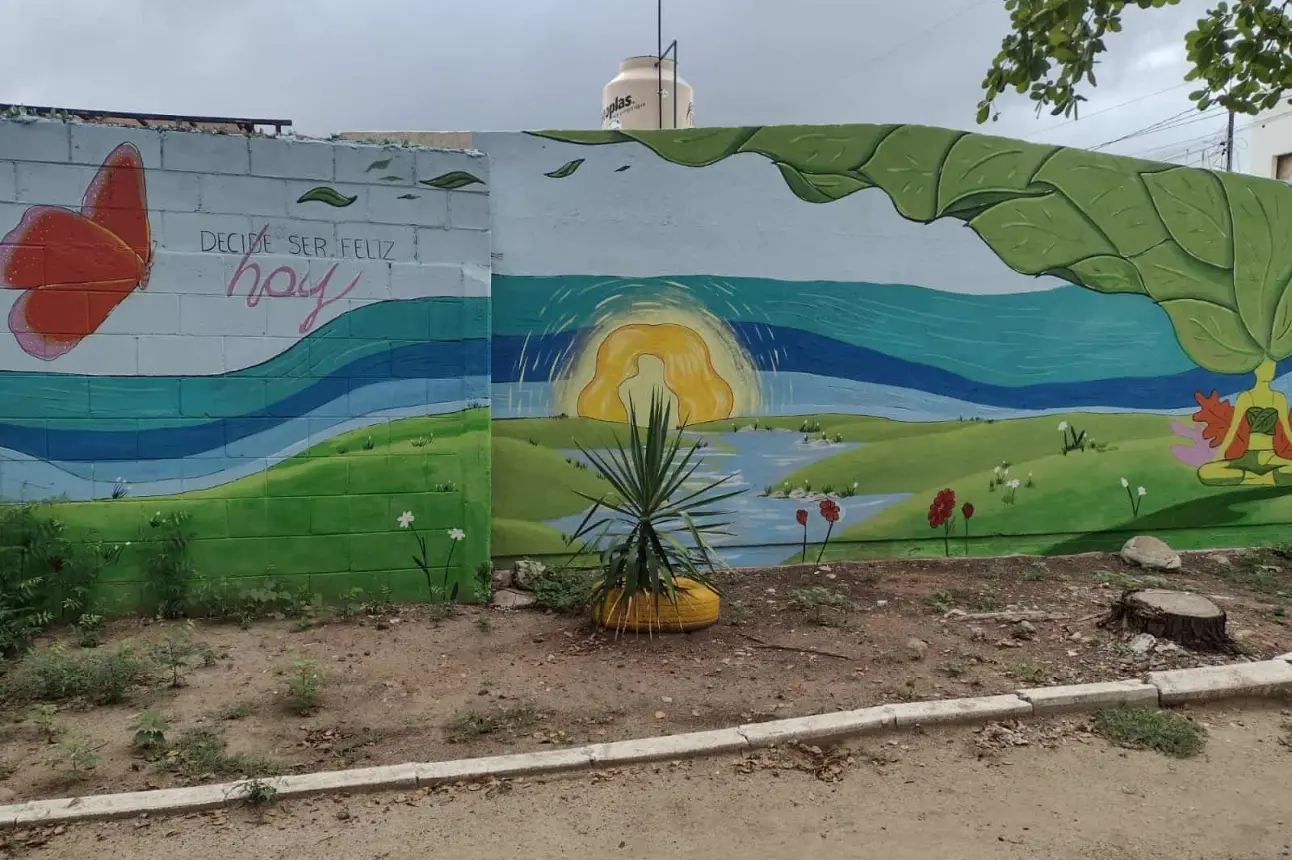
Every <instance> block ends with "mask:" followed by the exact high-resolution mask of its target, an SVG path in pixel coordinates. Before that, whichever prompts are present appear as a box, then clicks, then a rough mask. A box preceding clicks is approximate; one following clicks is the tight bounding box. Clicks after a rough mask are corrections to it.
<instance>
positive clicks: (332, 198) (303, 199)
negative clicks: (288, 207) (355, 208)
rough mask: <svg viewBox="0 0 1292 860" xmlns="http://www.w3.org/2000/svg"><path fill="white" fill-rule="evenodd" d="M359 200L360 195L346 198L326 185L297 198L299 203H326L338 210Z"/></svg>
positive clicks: (312, 189)
mask: <svg viewBox="0 0 1292 860" xmlns="http://www.w3.org/2000/svg"><path fill="white" fill-rule="evenodd" d="M358 199H359V195H357V194H356V195H354V196H353V197H346V196H345V195H344V194H342V193H341V192H340V191H337V190H336V189H335V188H328V187H327V186H326V185H320V186H319V187H317V188H311V189H310V190H309V191H306V192H305V193H304V194H302V195H301V196H300V197H298V198H296V202H297V203H326V204H327V205H329V206H335V207H337V208H338V209H339V208H342V207H345V206H349V205H350V204H351V203H353V202H354V201H356V200H358Z"/></svg>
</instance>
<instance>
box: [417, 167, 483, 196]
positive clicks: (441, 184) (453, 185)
mask: <svg viewBox="0 0 1292 860" xmlns="http://www.w3.org/2000/svg"><path fill="white" fill-rule="evenodd" d="M419 184H420V185H429V186H430V187H432V188H439V189H441V190H443V191H455V190H457V189H458V188H465V187H467V186H468V185H483V184H484V180H483V179H481V178H480V177H478V176H476V175H475V174H473V173H467V172H466V171H465V170H451V171H449V172H448V173H441V174H440V175H439V176H437V177H435V178H434V179H423V180H421V181H420V182H419Z"/></svg>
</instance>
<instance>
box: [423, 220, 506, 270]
mask: <svg viewBox="0 0 1292 860" xmlns="http://www.w3.org/2000/svg"><path fill="white" fill-rule="evenodd" d="M490 247H491V244H490V238H489V232H488V231H487V230H456V229H442V228H436V227H419V228H418V230H417V259H418V260H421V261H422V262H425V263H475V264H476V265H479V266H488V265H490V262H491V260H492V258H491V257H490V253H491V252H490Z"/></svg>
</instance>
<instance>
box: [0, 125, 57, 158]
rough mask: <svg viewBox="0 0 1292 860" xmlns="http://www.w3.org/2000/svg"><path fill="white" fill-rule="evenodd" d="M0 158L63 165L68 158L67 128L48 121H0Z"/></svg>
mask: <svg viewBox="0 0 1292 860" xmlns="http://www.w3.org/2000/svg"><path fill="white" fill-rule="evenodd" d="M0 155H3V156H4V157H5V158H12V159H13V160H14V161H53V162H66V161H68V160H69V159H70V158H71V155H72V144H71V133H70V131H69V126H68V124H67V123H65V122H61V121H52V120H38V121H36V122H13V121H11V120H3V119H0Z"/></svg>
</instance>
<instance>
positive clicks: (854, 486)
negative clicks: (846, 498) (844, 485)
mask: <svg viewBox="0 0 1292 860" xmlns="http://www.w3.org/2000/svg"><path fill="white" fill-rule="evenodd" d="M859 486H861V484H860V483H858V482H857V481H853V482H852V488H853V489H854V490H855V489H857V488H858V487H859Z"/></svg>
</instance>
